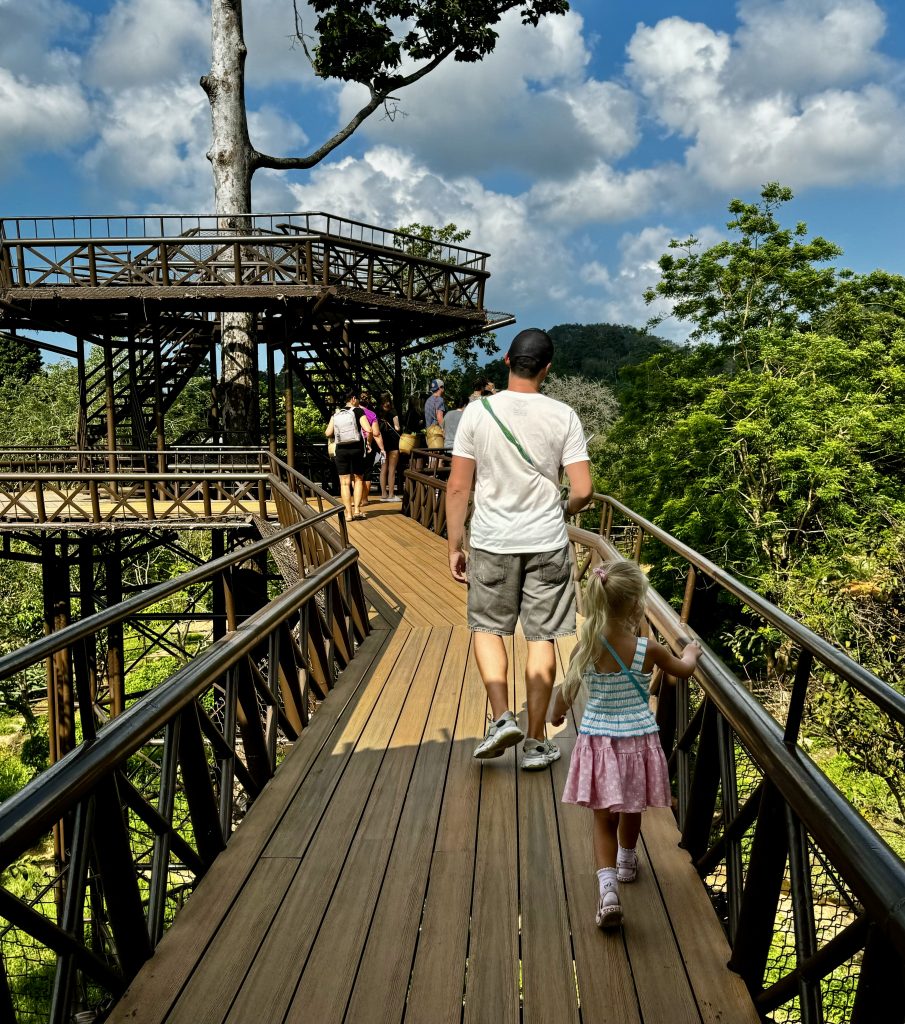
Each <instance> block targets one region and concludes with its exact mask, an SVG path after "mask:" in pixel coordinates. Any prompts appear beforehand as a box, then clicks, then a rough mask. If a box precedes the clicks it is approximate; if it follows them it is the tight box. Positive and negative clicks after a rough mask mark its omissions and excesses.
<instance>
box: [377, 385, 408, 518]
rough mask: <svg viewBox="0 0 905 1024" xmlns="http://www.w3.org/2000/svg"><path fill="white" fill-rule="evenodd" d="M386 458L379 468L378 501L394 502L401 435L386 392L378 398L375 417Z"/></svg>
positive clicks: (390, 399)
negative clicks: (377, 411)
mask: <svg viewBox="0 0 905 1024" xmlns="http://www.w3.org/2000/svg"><path fill="white" fill-rule="evenodd" d="M377 420H378V423H379V426H380V434H381V436H382V437H383V450H384V452H386V458H385V459H384V460H383V463H382V464H381V466H380V500H381V501H395V500H396V469H397V467H398V464H399V438H400V436H401V434H402V429H401V425H400V423H399V415H398V413H397V412H396V407H395V406H394V405H393V396H392V395H391V394H390V393H389V392H386V393H384V394H382V395H381V396H380V412H379V415H378V417H377Z"/></svg>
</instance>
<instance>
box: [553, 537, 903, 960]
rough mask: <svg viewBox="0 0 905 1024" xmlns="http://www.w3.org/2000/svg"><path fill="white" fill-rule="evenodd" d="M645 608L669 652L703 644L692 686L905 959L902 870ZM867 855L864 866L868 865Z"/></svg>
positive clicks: (720, 671)
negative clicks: (758, 762) (752, 756)
mask: <svg viewBox="0 0 905 1024" xmlns="http://www.w3.org/2000/svg"><path fill="white" fill-rule="evenodd" d="M639 518H640V517H639ZM569 535H570V539H572V540H573V541H577V542H578V543H580V544H582V545H584V546H586V547H588V548H591V547H596V548H597V550H598V552H599V553H601V554H602V555H603V556H604V557H606V558H611V557H614V556H616V557H618V555H619V553H618V551H617V550H616V548H615V547H614V546H613V545H612V544H611V543H609V542H608V541H605V540H604V539H603V538H602V537H601V536H599V535H598V534H596V533H592V532H591V531H590V530H582V529H580V528H578V527H574V526H570V527H569ZM667 536H668V535H667ZM703 561H706V559H704V560H703ZM764 603H766V604H769V602H764ZM647 604H648V618H649V619H651V621H652V624H653V625H654V626H655V627H656V629H657V630H658V631H659V632H661V633H662V634H663V636H664V637H666V638H667V639H668V640H669V641H671V646H672V647H673V648H674V649H677V650H678V649H680V647H681V646H682V645H681V643H680V638H682V637H687V636H688V635H689V634H691V635H692V636H694V637H695V639H697V640H698V641H699V642H700V643H701V645H702V647H703V654H702V655H701V658H700V660H699V661H698V665H697V668H696V670H695V678H696V679H697V680H698V681H699V682H700V683H701V686H702V688H703V689H704V691H705V692H706V694H707V696H708V697H710V698H711V699H712V700H713V701H714V702H715V704H716V705H717V707H718V708H719V710H720V713H721V714H722V715H723V716H724V717H725V719H726V721H727V722H728V723H729V724H730V725H731V726H732V728H733V730H734V731H735V732H736V733H737V734H738V736H739V737H740V738H741V740H742V741H743V743H744V744H745V745H746V746H747V747H748V749H749V750H756V751H757V753H758V757H759V759H762V760H763V765H762V767H763V768H764V770H765V773H766V774H767V775H768V776H769V778H770V779H771V781H772V782H773V783H774V784H775V785H776V786H777V788H778V789H779V790H780V792H781V793H782V794H783V796H784V797H785V798H786V799H787V800H788V801H789V804H790V805H791V806H792V807H793V808H794V810H795V813H796V814H797V815H798V816H799V817H800V818H801V820H802V821H803V822H804V823H805V824H806V825H807V826H808V829H809V830H810V832H811V833H812V835H814V836H815V837H816V838H817V840H818V841H819V843H820V845H821V847H822V848H823V849H825V850H826V851H827V852H828V853H831V854H832V855H833V856H834V857H835V858H836V859H837V860H838V862H839V863H840V865H841V866H842V867H843V869H844V871H845V874H846V879H847V880H849V881H851V882H852V885H853V888H854V889H855V890H856V892H857V894H858V896H859V897H860V898H861V899H862V900H863V901H864V904H865V907H866V908H867V909H868V910H869V911H871V913H872V915H873V916H874V917H875V918H876V919H877V921H878V923H880V924H881V926H882V927H883V929H884V932H886V934H887V935H888V936H889V938H890V939H891V940H892V941H893V942H895V944H896V947H897V948H898V949H899V951H900V952H901V953H902V955H903V956H905V863H903V862H902V860H901V859H900V858H899V857H898V856H897V855H896V854H895V853H894V852H893V851H892V850H891V849H890V847H889V846H888V845H887V844H886V843H885V842H884V841H883V840H882V838H880V837H879V836H878V835H877V833H876V832H875V831H874V829H872V828H871V826H870V825H869V824H868V823H867V822H866V821H865V820H864V818H863V817H862V816H861V815H860V814H858V812H857V811H856V810H855V809H854V807H852V805H851V804H850V803H849V802H848V800H846V799H845V797H844V796H842V794H841V793H840V792H839V791H838V790H837V789H836V787H835V786H833V785H832V784H831V783H830V782H829V781H828V779H827V778H826V776H825V775H824V774H823V773H822V772H821V771H820V769H819V768H817V766H816V765H815V764H814V763H813V762H812V761H811V760H810V758H808V757H806V756H805V757H802V756H801V755H800V753H799V750H798V748H797V747H791V746H790V745H788V744H787V743H786V742H785V741H784V738H783V733H782V730H781V729H780V727H779V725H778V724H777V723H776V721H775V720H774V719H773V718H771V717H770V715H769V714H768V713H767V712H766V711H765V710H764V708H763V707H762V706H761V705H760V704H759V703H758V702H757V700H756V699H755V698H754V697H753V696H752V695H751V694H750V693H749V692H748V690H747V689H746V688H745V687H744V686H743V685H742V683H741V681H740V680H739V679H738V678H737V677H736V676H735V675H733V674H732V673H731V672H730V671H729V670H728V669H727V668H726V666H725V665H724V664H723V662H722V660H721V659H720V658H719V657H718V656H717V655H716V654H715V653H714V651H713V650H712V648H710V647H709V646H708V645H707V644H706V642H704V641H702V640H701V638H700V637H697V635H696V634H695V633H694V630H692V629H691V627H690V626H688V624H687V623H683V622H682V621H681V620H680V618H679V616H678V615H677V614H676V612H675V609H673V608H672V607H671V605H670V604H669V603H668V602H667V601H666V600H664V598H662V597H661V596H660V595H659V594H657V593H656V591H651V592H649V594H648V602H647ZM651 612H652V613H653V614H651ZM793 621H794V620H793ZM883 685H886V684H883ZM867 850H869V851H870V854H871V855H870V857H869V858H865V851H867Z"/></svg>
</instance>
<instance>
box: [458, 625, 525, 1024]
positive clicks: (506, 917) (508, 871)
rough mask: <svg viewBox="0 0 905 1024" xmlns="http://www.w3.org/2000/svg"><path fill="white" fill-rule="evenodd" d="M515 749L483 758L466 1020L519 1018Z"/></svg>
mask: <svg viewBox="0 0 905 1024" xmlns="http://www.w3.org/2000/svg"><path fill="white" fill-rule="evenodd" d="M508 647H509V655H510V657H509V670H510V686H511V685H512V645H511V644H509V645H508ZM515 750H516V748H514V747H510V748H509V750H507V751H506V752H505V753H504V754H503V755H502V756H501V757H497V758H493V759H492V760H487V761H484V762H483V763H482V764H481V805H480V810H479V814H478V841H477V853H476V857H475V882H474V892H473V896H472V906H471V936H470V941H469V944H468V967H467V971H466V975H465V1014H464V1024H485V1022H487V1021H493V1022H494V1024H509V1022H512V1024H515V1022H517V1021H518V1020H519V1016H520V1013H519V968H520V965H519V935H518V912H519V906H518V835H517V832H516V813H515V810H516V806H515V800H516V796H515V771H516V769H515Z"/></svg>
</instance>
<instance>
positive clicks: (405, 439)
mask: <svg viewBox="0 0 905 1024" xmlns="http://www.w3.org/2000/svg"><path fill="white" fill-rule="evenodd" d="M417 437H418V435H417V434H408V433H406V434H400V435H399V451H401V452H410V451H412V449H413V448H414V447H415V439H416V438H417Z"/></svg>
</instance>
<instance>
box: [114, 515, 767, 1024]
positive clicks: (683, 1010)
mask: <svg viewBox="0 0 905 1024" xmlns="http://www.w3.org/2000/svg"><path fill="white" fill-rule="evenodd" d="M372 508H373V506H372ZM377 509H379V511H378V510H377ZM377 509H375V512H374V514H373V517H372V518H371V519H370V520H369V521H367V522H364V523H355V524H353V525H352V536H353V540H354V542H355V543H356V545H358V547H359V549H360V551H361V554H362V564H363V566H364V568H365V570H366V578H367V587H368V591H369V595H370V596H371V597H372V598H373V600H374V601H375V604H376V607H377V615H376V617H375V620H374V625H375V630H374V632H373V633H372V634H371V636H369V637H368V639H367V640H366V642H365V643H364V644H363V645H362V647H361V649H360V651H359V653H358V655H357V656H356V658H355V660H354V661H353V663H352V665H351V666H350V667H349V668H348V669H347V670H346V672H345V673H344V674H343V676H342V678H341V681H340V683H339V684H338V685H337V687H336V688H335V690H334V691H333V692H332V693H331V694H330V695H329V697H328V698H327V700H326V701H325V702H324V703H323V705H322V706H321V707H320V708H319V709H318V712H317V714H316V715H315V716H314V717H313V719H312V722H311V725H310V727H309V728H308V730H307V731H306V733H305V734H304V737H303V738H302V739H301V740H300V741H299V742H298V743H297V744H296V745H295V747H294V748H293V750H292V751H291V753H290V754H289V755H288V756H287V758H286V761H285V763H284V764H283V765H282V766H281V768H280V770H279V772H278V773H277V775H276V777H275V778H274V780H273V781H272V782H271V783H270V784H269V785H268V786H267V788H266V789H265V791H264V793H263V794H262V796H261V797H260V798H259V800H258V801H257V802H256V803H255V804H254V806H253V807H252V809H251V810H250V812H249V814H248V815H247V817H246V819H245V821H244V822H243V823H242V824H241V826H240V827H239V829H238V830H237V832H236V833H235V835H234V836H233V838H232V840H231V841H230V844H229V846H228V848H227V850H226V852H225V853H223V854H222V855H221V856H220V857H219V858H218V859H217V861H216V862H215V864H214V866H213V868H212V869H211V870H210V872H209V873H208V875H207V876H206V877H205V879H204V880H203V881H202V883H201V885H200V886H199V888H198V890H197V892H196V893H195V894H194V895H193V896H192V897H191V899H190V900H189V902H188V904H187V906H186V908H185V909H184V910H183V911H182V912H181V913H180V914H179V916H178V917H177V919H176V922H175V923H174V925H173V927H172V928H171V930H170V931H169V933H168V934H167V935H166V936H165V938H164V940H163V942H162V943H161V945H160V947H159V948H158V950H157V953H156V954H155V956H154V957H153V959H152V960H151V961H150V962H149V963H148V964H147V965H146V967H145V969H144V970H143V971H142V972H141V974H140V975H139V976H138V978H137V979H136V981H135V982H134V983H133V985H132V987H131V988H130V989H129V991H128V992H127V993H126V995H125V996H124V997H123V999H122V1000H121V1001H120V1003H119V1004H118V1006H117V1007H116V1009H115V1010H114V1012H113V1014H112V1016H111V1017H110V1020H111V1021H117V1022H126V1021H129V1022H167V1024H177V1022H180V1024H182V1022H184V1024H224V1022H228V1024H246V1022H248V1024H250V1022H258V1021H260V1022H264V1024H271V1022H273V1024H277V1022H280V1024H282V1022H287V1024H290V1022H291V1024H301V1022H311V1024H314V1022H317V1024H321V1022H324V1024H329V1022H340V1021H347V1022H351V1024H360V1022H361V1024H365V1022H378V1021H381V1022H394V1024H401V1022H411V1024H444V1022H449V1024H453V1022H455V1024H460V1022H466V1024H468V1022H473V1024H485V1022H486V1024H507V1022H513V1024H514V1022H518V1021H524V1022H541V1021H544V1022H550V1024H561V1022H562V1024H570V1022H574V1024H577V1022H582V1024H596V1022H600V1024H603V1022H606V1024H658V1022H666V1024H686V1022H689V1024H690V1022H695V1024H700V1022H712V1024H716V1022H721V1024H747V1022H751V1024H754V1022H755V1021H756V1020H757V1017H756V1015H755V1013H754V1010H753V1008H752V1006H751V1003H750V1000H749V999H748V996H747V993H746V992H745V990H744V987H743V986H742V984H741V981H740V980H739V979H738V977H737V976H735V975H733V974H732V973H731V972H729V971H728V970H727V969H726V968H725V966H724V965H725V962H726V959H727V957H728V946H727V944H726V941H725V939H724V938H723V935H722V932H721V929H720V927H719V924H718V923H717V920H716V917H715V915H714V913H713V911H712V909H711V907H710V905H709V901H708V899H707V896H706V894H705V892H704V890H703V887H702V886H701V883H700V881H699V880H698V878H697V875H696V874H695V872H694V870H693V869H692V867H691V865H690V863H689V860H688V857H687V855H686V854H685V853H684V852H683V851H682V850H680V849H679V848H678V847H677V845H676V844H677V839H678V835H677V832H676V829H675V825H674V822H673V819H672V816H671V814H670V813H669V812H668V811H650V812H648V813H647V815H646V816H645V819H644V829H643V842H642V844H641V846H640V847H639V852H640V861H641V867H640V872H639V879H638V882H637V883H636V884H635V885H631V886H623V887H622V893H623V896H624V906H625V910H626V923H625V926H624V928H623V929H622V930H621V931H619V932H616V933H615V934H612V933H610V934H604V933H601V932H600V931H599V930H598V929H597V928H596V927H595V925H594V910H595V903H596V884H597V882H596V877H595V875H594V866H593V858H592V852H591V815H590V813H589V812H587V811H586V810H584V809H582V808H577V807H572V806H566V805H563V804H562V803H561V802H560V800H559V798H558V797H559V794H560V792H561V791H562V786H563V783H564V780H565V776H566V772H567V767H568V757H569V754H570V752H571V748H572V745H573V743H574V739H575V727H574V722H573V721H568V722H567V724H566V725H565V726H564V727H563V728H562V729H560V730H553V732H554V733H555V738H556V740H557V742H558V743H559V744H560V746H561V748H562V751H563V757H562V758H561V760H559V761H558V762H556V764H555V765H554V766H553V770H552V771H551V772H542V773H523V772H519V771H518V768H517V761H516V752H515V751H513V750H510V751H507V752H506V753H505V754H504V755H503V756H502V757H501V758H499V759H496V760H494V761H490V762H485V763H483V764H479V763H478V762H476V761H474V760H473V758H472V756H471V754H472V750H473V749H474V746H475V744H476V742H477V740H478V738H479V737H480V736H482V735H483V732H484V728H485V724H486V718H485V715H486V702H485V698H484V691H483V687H482V686H481V682H480V678H479V676H478V673H477V670H476V666H475V663H474V659H473V657H472V654H471V649H470V642H469V634H468V632H467V630H466V629H465V628H464V601H465V590H464V588H459V587H457V586H456V585H455V584H454V583H453V581H452V580H451V579H450V578H449V574H448V571H447V569H446V544H445V542H444V541H442V540H440V539H439V538H437V537H434V536H433V535H431V534H428V533H426V532H425V531H423V530H422V529H421V528H420V527H418V526H417V525H415V524H414V523H412V522H411V521H409V520H407V519H403V518H402V517H401V516H399V515H397V514H393V513H392V512H391V511H390V510H389V509H387V508H386V507H384V508H380V507H379V506H378V507H377ZM571 643H572V641H570V642H569V643H562V644H561V645H560V647H559V657H560V670H561V669H562V664H563V663H565V662H566V661H567V660H568V655H569V652H570V649H571ZM524 647H525V645H524V641H523V640H521V639H520V638H518V637H516V639H515V642H514V644H513V648H512V651H513V657H512V663H513V675H514V679H515V686H516V689H515V694H516V706H517V707H521V706H522V705H523V703H524V690H523V684H522V683H521V682H520V677H521V676H522V672H523V666H524V656H525V649H524Z"/></svg>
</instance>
